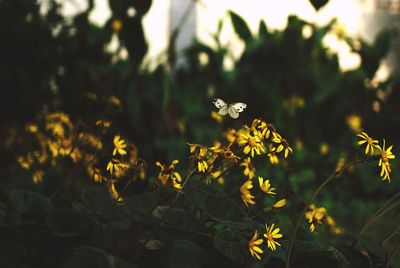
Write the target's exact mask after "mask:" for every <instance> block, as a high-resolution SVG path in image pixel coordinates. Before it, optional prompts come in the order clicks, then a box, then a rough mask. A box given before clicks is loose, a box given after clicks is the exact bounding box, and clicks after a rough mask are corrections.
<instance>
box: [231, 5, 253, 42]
mask: <svg viewBox="0 0 400 268" xmlns="http://www.w3.org/2000/svg"><path fill="white" fill-rule="evenodd" d="M229 15H230V18H231V20H232V24H233V28H234V29H235V32H236V34H237V35H238V36H239V37H240V39H242V40H243V41H245V42H246V43H248V42H249V41H250V40H251V39H252V35H251V31H250V29H249V27H248V26H247V24H246V22H245V21H244V20H243V19H242V18H241V17H240V16H239V15H238V14H236V13H234V12H233V11H229Z"/></svg>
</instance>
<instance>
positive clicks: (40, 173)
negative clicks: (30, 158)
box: [32, 170, 44, 183]
mask: <svg viewBox="0 0 400 268" xmlns="http://www.w3.org/2000/svg"><path fill="white" fill-rule="evenodd" d="M43 175H44V172H43V171H41V170H36V171H35V172H33V176H32V178H33V182H34V183H39V182H41V181H42V179H43Z"/></svg>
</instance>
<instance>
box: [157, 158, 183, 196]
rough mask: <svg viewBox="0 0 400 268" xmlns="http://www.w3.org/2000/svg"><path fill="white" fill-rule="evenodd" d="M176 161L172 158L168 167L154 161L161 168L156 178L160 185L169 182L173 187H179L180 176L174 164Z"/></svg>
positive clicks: (165, 184)
mask: <svg viewBox="0 0 400 268" xmlns="http://www.w3.org/2000/svg"><path fill="white" fill-rule="evenodd" d="M178 163H179V161H178V160H174V161H172V163H171V165H169V166H168V167H167V166H166V165H164V164H161V163H160V162H157V163H156V165H157V166H159V167H160V168H161V170H160V173H159V174H158V179H159V180H160V181H161V183H162V185H164V186H167V184H168V182H171V183H172V184H173V186H174V188H175V189H178V188H181V187H180V182H181V181H182V177H181V175H180V174H179V173H178V172H176V171H175V165H176V164H178ZM178 190H180V189H178Z"/></svg>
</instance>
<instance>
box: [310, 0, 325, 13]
mask: <svg viewBox="0 0 400 268" xmlns="http://www.w3.org/2000/svg"><path fill="white" fill-rule="evenodd" d="M328 2H329V0H310V3H311V5H312V6H313V7H314V8H315V10H317V11H318V10H319V9H320V8H321V7H323V6H325V5H326V4H327V3H328Z"/></svg>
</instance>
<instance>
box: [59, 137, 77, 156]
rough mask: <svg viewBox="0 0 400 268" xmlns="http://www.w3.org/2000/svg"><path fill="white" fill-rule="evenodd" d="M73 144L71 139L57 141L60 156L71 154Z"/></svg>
mask: <svg viewBox="0 0 400 268" xmlns="http://www.w3.org/2000/svg"><path fill="white" fill-rule="evenodd" d="M72 148H73V142H72V138H65V139H62V140H60V141H59V148H58V152H59V153H60V155H62V156H67V155H69V154H70V153H71V152H72Z"/></svg>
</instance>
